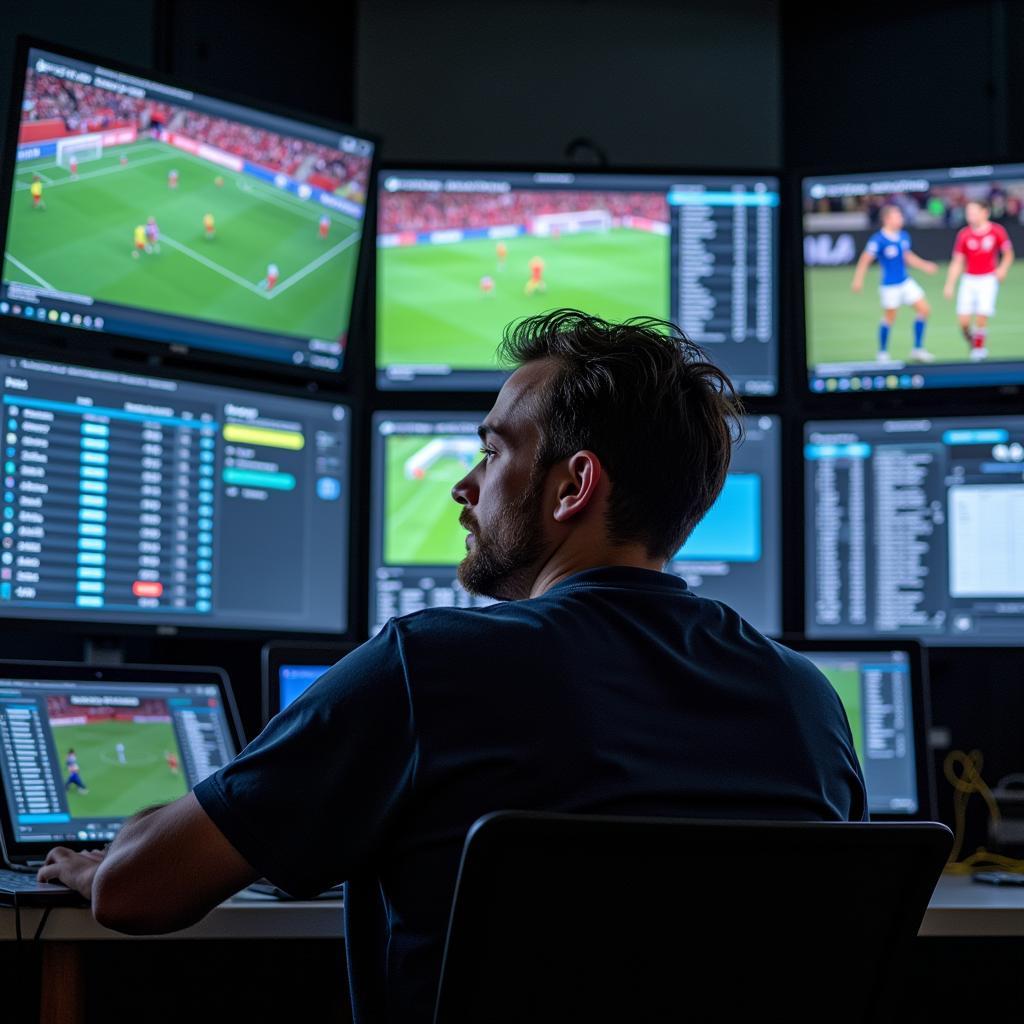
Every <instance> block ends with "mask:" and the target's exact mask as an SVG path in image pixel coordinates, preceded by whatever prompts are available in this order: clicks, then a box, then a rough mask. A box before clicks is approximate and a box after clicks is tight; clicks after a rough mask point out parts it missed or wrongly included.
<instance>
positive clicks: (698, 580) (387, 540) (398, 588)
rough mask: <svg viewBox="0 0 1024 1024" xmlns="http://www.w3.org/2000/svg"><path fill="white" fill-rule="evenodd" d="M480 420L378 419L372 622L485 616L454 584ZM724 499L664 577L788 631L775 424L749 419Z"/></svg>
mask: <svg viewBox="0 0 1024 1024" xmlns="http://www.w3.org/2000/svg"><path fill="white" fill-rule="evenodd" d="M484 415H485V414H484V413H452V412H378V413H376V414H375V415H374V419H373V441H372V446H373V450H372V499H371V504H370V558H371V582H370V623H371V632H372V633H375V632H377V630H379V629H380V628H381V626H383V625H384V623H385V622H387V620H388V619H389V618H391V617H392V616H393V615H405V614H406V613H408V612H413V611H418V610H419V609H421V608H428V607H435V606H451V605H455V606H458V607H482V606H485V605H487V604H490V603H491V601H490V600H489V599H488V598H482V597H477V596H474V595H471V594H468V593H466V591H465V590H463V589H462V587H461V586H460V584H459V582H458V580H457V579H456V573H455V570H456V566H457V565H458V563H459V562H461V561H462V559H463V558H464V557H465V553H466V531H465V530H464V529H463V528H462V527H461V526H459V509H458V507H457V506H456V504H455V503H454V502H453V501H452V497H451V488H452V485H453V484H455V483H457V482H458V481H459V480H460V479H461V478H462V477H463V476H465V474H466V473H467V472H469V470H470V469H472V468H473V466H474V464H475V463H476V462H477V461H479V459H480V454H479V452H480V439H479V437H478V436H477V427H478V426H479V424H480V423H481V422H482V421H483V418H484ZM744 429H745V434H746V440H745V441H744V443H743V444H741V445H738V446H737V447H736V449H735V450H734V452H733V460H732V466H731V468H730V472H729V476H728V479H727V481H726V484H725V487H724V488H723V491H722V494H721V496H720V497H719V499H718V501H717V502H716V503H715V505H714V507H713V508H712V509H711V510H710V511H709V512H708V514H707V516H705V518H704V519H703V520H702V521H701V523H700V524H699V525H698V526H697V528H696V530H694V532H693V534H691V536H690V538H689V540H688V541H687V542H686V544H685V545H684V546H683V547H682V549H681V550H680V551H679V553H678V554H677V555H676V556H675V558H673V559H672V560H671V561H670V562H669V564H668V566H667V571H668V572H672V573H675V574H676V575H677V576H680V577H682V578H683V579H685V580H686V581H687V583H688V584H689V585H690V587H691V588H692V589H693V590H694V591H695V592H696V593H698V594H700V595H701V596H704V597H711V598H715V599H716V600H721V601H724V602H726V603H727V604H729V605H731V606H733V607H734V608H736V610H737V611H739V612H740V614H741V615H743V616H744V617H745V618H747V619H748V620H749V621H750V622H751V623H752V624H753V625H754V626H756V627H757V628H758V629H760V630H762V631H763V632H766V633H772V634H778V633H780V632H781V630H782V609H781V570H780V564H781V563H780V553H779V545H780V542H781V530H782V526H781V518H782V517H781V510H780V504H779V503H780V492H781V487H780V481H779V457H780V456H779V453H780V450H781V442H780V437H779V435H780V433H781V431H780V426H779V419H778V417H777V416H747V417H744Z"/></svg>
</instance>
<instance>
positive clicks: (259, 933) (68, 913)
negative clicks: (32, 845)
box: [0, 875, 1024, 942]
mask: <svg viewBox="0 0 1024 1024" xmlns="http://www.w3.org/2000/svg"><path fill="white" fill-rule="evenodd" d="M40 913H41V912H40V911H38V910H23V911H22V927H23V929H24V931H25V932H26V933H27V934H28V935H31V934H32V933H33V932H34V931H35V928H36V924H37V923H38V921H39V915H40ZM918 934H919V935H921V936H922V937H923V938H955V937H956V938H967V937H1011V936H1018V937H1020V936H1024V887H1021V888H1016V887H1007V886H996V885H978V884H977V883H975V882H972V881H971V880H970V878H968V877H966V876H961V875H944V876H943V877H942V878H940V879H939V884H938V885H937V886H936V888H935V892H934V894H933V895H932V899H931V903H930V904H929V906H928V911H927V913H926V914H925V916H924V922H923V923H922V925H921V930H920V932H919V933H918ZM343 935H344V926H343V921H342V908H341V901H340V900H321V901H316V902H295V903H290V902H282V901H280V900H275V899H273V898H272V897H270V896H263V895H261V894H259V893H250V892H243V893H239V894H238V895H237V896H235V897H234V898H232V899H230V900H228V901H227V902H225V903H222V904H221V905H220V906H219V907H217V909H216V910H214V911H213V912H212V913H211V914H209V915H207V916H206V917H205V918H204V919H203V920H202V921H200V922H199V923H198V924H196V925H193V926H192V927H191V928H186V929H185V930H184V931H180V932H174V933H173V934H172V935H158V936H153V937H151V938H147V939H145V941H147V942H158V941H160V940H161V939H164V940H166V939H341V938H342V937H343ZM14 937H15V929H14V911H13V910H5V909H0V941H3V940H5V939H13V938H14ZM133 938H136V937H135V936H130V935H121V934H119V933H117V932H112V931H108V930H107V929H106V928H101V927H100V926H99V925H98V924H97V923H96V922H95V921H94V920H93V918H92V914H91V913H90V912H89V911H88V910H87V909H85V908H72V907H57V908H55V909H54V910H53V911H51V913H50V919H49V920H48V921H47V923H46V929H45V931H44V932H43V939H44V940H46V939H49V940H58V941H59V940H63V941H86V940H96V939H117V940H124V939H133Z"/></svg>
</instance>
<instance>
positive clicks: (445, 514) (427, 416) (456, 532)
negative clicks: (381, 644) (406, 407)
mask: <svg viewBox="0 0 1024 1024" xmlns="http://www.w3.org/2000/svg"><path fill="white" fill-rule="evenodd" d="M485 415H486V413H484V412H397V411H396V412H377V413H374V415H373V438H372V440H371V442H370V443H371V474H372V476H371V483H370V486H371V497H370V634H371V636H372V635H373V634H375V633H377V632H378V631H379V630H380V628H381V627H382V626H383V625H384V624H385V623H386V622H387V620H388V619H390V618H391V617H392V616H395V615H406V614H408V613H409V612H415V611H419V610H420V609H422V608H434V607H452V606H454V607H460V608H470V607H484V606H485V605H488V604H491V603H493V602H492V601H491V600H490V599H489V598H484V597H477V596H475V595H472V594H469V593H467V592H466V591H465V590H464V589H463V588H462V585H461V584H460V583H459V581H458V580H457V579H456V576H455V569H456V566H457V565H458V564H459V562H461V561H462V559H463V558H464V557H465V554H466V531H465V530H464V529H463V528H462V527H461V526H459V507H458V506H457V505H456V504H455V502H454V501H452V496H451V489H452V486H453V485H454V484H456V483H458V481H459V480H461V479H462V477H464V476H465V475H466V473H468V472H469V470H471V469H472V468H473V466H474V465H476V463H477V462H478V461H479V460H480V438H479V437H478V436H477V427H478V426H479V425H480V424H481V423H482V422H483V419H484V416H485Z"/></svg>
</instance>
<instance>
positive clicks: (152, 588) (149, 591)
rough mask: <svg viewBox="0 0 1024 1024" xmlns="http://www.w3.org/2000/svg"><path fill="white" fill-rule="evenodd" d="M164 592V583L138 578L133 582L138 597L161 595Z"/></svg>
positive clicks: (133, 590) (134, 591)
mask: <svg viewBox="0 0 1024 1024" xmlns="http://www.w3.org/2000/svg"><path fill="white" fill-rule="evenodd" d="M163 592H164V585H163V584H162V583H154V582H150V581H148V580H136V581H135V582H134V583H133V584H132V593H133V594H134V595H135V596H136V597H159V596H160V595H161V594H162V593H163Z"/></svg>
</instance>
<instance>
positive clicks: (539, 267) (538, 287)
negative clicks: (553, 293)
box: [525, 256, 548, 295]
mask: <svg viewBox="0 0 1024 1024" xmlns="http://www.w3.org/2000/svg"><path fill="white" fill-rule="evenodd" d="M547 290H548V286H547V285H546V284H545V283H544V261H543V260H542V259H541V258H540V257H539V256H534V257H533V259H532V260H530V280H529V281H527V282H526V289H525V291H526V294H527V295H532V294H533V293H534V292H546V291H547Z"/></svg>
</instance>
